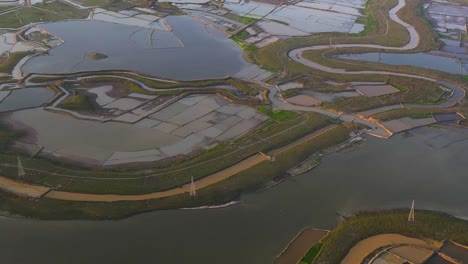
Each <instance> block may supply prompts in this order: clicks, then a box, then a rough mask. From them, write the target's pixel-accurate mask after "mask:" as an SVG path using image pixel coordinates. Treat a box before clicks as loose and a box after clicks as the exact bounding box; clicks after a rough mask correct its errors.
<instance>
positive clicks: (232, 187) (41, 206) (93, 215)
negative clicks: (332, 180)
mask: <svg viewBox="0 0 468 264" xmlns="http://www.w3.org/2000/svg"><path fill="white" fill-rule="evenodd" d="M353 128H354V127H346V126H338V127H336V128H334V129H333V130H332V131H329V133H326V134H322V135H320V136H318V137H316V138H313V139H311V140H310V141H308V142H304V144H301V145H299V146H296V147H294V148H291V149H288V150H286V151H285V152H283V153H280V154H279V155H278V156H277V158H276V160H275V161H274V162H271V161H265V162H262V163H260V164H258V165H257V166H254V167H251V168H249V169H247V170H245V171H243V172H241V173H239V174H237V175H235V176H233V177H231V178H229V179H227V180H224V181H222V182H219V183H217V184H214V185H211V186H208V187H206V188H203V189H200V190H197V197H196V198H195V199H192V198H191V197H189V195H188V194H187V195H177V196H172V197H168V198H164V199H156V200H148V201H138V202H113V203H100V202H68V201H59V200H52V199H47V198H43V199H40V200H35V201H33V200H29V199H24V198H21V197H13V196H10V195H7V194H4V197H3V198H2V199H0V210H3V211H8V212H11V213H13V214H19V215H23V216H33V217H36V218H42V219H117V218H123V217H126V216H130V215H133V214H136V213H142V212H146V211H152V210H158V209H159V210H161V209H171V208H180V207H193V206H200V205H206V204H222V203H226V202H228V201H231V200H233V199H236V198H238V197H239V196H240V195H241V194H242V193H246V192H252V191H255V190H258V189H259V188H263V187H264V186H265V182H268V181H270V180H271V179H272V178H273V177H274V176H275V175H278V174H280V173H282V172H284V171H285V170H287V169H288V168H290V167H292V166H294V165H295V164H297V163H299V162H301V161H302V160H304V159H306V158H307V157H308V156H309V155H311V154H312V153H314V152H316V151H318V150H320V149H324V148H327V147H330V146H333V145H336V144H338V143H340V142H342V141H344V140H346V139H348V137H349V132H350V131H351V130H352V129H353Z"/></svg>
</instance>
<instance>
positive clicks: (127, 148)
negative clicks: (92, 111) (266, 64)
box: [0, 86, 268, 165]
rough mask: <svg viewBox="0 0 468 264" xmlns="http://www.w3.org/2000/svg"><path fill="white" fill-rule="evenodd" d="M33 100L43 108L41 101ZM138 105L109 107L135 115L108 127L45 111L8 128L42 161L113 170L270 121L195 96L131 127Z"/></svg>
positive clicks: (16, 117)
mask: <svg viewBox="0 0 468 264" xmlns="http://www.w3.org/2000/svg"><path fill="white" fill-rule="evenodd" d="M104 88H106V87H105V86H104ZM9 97H10V96H9ZM9 97H7V99H5V100H8V98H9ZM98 98H99V99H100V100H101V101H103V100H106V99H107V98H103V97H102V96H101V97H98ZM124 99H126V100H125V101H122V100H124ZM30 100H34V103H35V104H40V103H41V101H39V100H37V97H32V99H30ZM5 103H7V101H5ZM138 104H142V103H141V102H139V101H136V99H131V98H123V99H119V100H116V101H113V102H111V103H109V104H107V105H106V107H109V108H113V109H115V108H117V109H120V110H126V111H127V110H132V109H134V108H136V109H134V110H132V112H128V113H126V114H124V115H122V116H119V117H118V118H117V119H115V120H114V121H109V122H105V123H101V122H95V121H89V120H80V119H76V118H70V117H69V116H66V115H62V114H58V113H53V112H49V111H45V110H43V109H28V110H22V111H16V112H13V113H11V114H10V115H9V116H8V117H7V118H6V119H5V121H4V122H5V123H7V124H10V125H11V126H13V127H17V128H18V129H25V130H27V131H28V136H27V137H26V138H24V139H21V141H22V142H24V143H28V144H34V145H40V146H43V147H44V148H43V149H42V150H41V152H40V155H52V156H54V157H58V158H65V159H72V160H76V161H79V162H86V163H89V164H92V165H114V164H122V163H130V162H148V161H157V160H161V159H164V158H168V157H174V156H177V155H184V154H189V153H191V152H192V151H194V150H198V149H201V148H205V147H208V146H211V145H214V144H216V143H218V142H223V141H227V140H230V139H233V138H236V137H238V136H240V135H243V134H244V133H246V132H248V131H250V130H252V129H254V128H255V127H257V126H258V125H259V124H261V123H262V122H263V121H265V120H266V119H268V117H267V116H266V115H263V114H261V113H260V112H258V111H257V110H255V109H253V108H251V107H248V106H245V105H236V104H231V103H229V102H227V101H225V100H223V99H221V98H219V97H217V96H215V95H194V96H187V97H185V98H182V99H180V100H178V101H177V102H174V103H172V104H170V105H168V106H167V107H165V108H163V109H161V110H159V111H157V112H155V113H154V114H151V115H149V116H148V117H145V118H143V119H141V120H140V121H138V122H136V123H134V124H133V123H131V122H128V123H127V120H126V118H129V119H132V118H133V116H135V117H138V114H139V112H138V111H137V110H139V108H137V107H138ZM2 105H3V104H0V107H1V106H2ZM7 106H8V105H7ZM28 106H30V105H28ZM135 111H137V112H135ZM109 135H112V137H110V136H109Z"/></svg>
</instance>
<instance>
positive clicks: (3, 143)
mask: <svg viewBox="0 0 468 264" xmlns="http://www.w3.org/2000/svg"><path fill="white" fill-rule="evenodd" d="M20 137H21V133H19V132H15V131H12V130H10V129H8V128H7V127H6V126H4V125H2V124H0V151H5V150H7V149H8V147H9V146H10V144H11V143H13V142H14V141H15V140H16V139H18V138H20Z"/></svg>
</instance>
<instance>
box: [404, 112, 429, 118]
mask: <svg viewBox="0 0 468 264" xmlns="http://www.w3.org/2000/svg"><path fill="white" fill-rule="evenodd" d="M409 118H411V119H424V118H432V114H429V113H425V114H418V115H410V116H409Z"/></svg>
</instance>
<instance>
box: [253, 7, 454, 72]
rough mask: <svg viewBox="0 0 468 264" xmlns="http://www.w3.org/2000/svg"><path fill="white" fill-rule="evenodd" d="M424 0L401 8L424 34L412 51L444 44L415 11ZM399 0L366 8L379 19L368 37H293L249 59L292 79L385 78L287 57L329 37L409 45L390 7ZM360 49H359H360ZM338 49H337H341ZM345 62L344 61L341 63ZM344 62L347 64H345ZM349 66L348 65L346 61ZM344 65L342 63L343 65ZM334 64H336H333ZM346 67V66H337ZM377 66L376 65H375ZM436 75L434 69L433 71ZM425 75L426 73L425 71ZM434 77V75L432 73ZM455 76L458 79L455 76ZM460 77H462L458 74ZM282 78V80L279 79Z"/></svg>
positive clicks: (337, 40) (319, 54)
mask: <svg viewBox="0 0 468 264" xmlns="http://www.w3.org/2000/svg"><path fill="white" fill-rule="evenodd" d="M423 1H424V0H417V1H408V2H407V3H406V6H405V7H404V8H403V9H402V10H400V12H399V15H400V16H401V17H403V18H404V20H405V21H410V23H411V24H412V25H414V26H415V27H416V29H417V31H418V32H419V33H420V36H421V41H420V45H419V46H418V48H416V49H415V50H412V51H408V52H416V51H424V50H429V49H437V48H438V47H439V46H440V43H439V42H438V41H437V35H436V34H435V33H434V32H433V30H432V27H431V26H430V24H429V23H428V22H427V21H426V19H425V18H424V17H422V16H421V15H420V14H419V13H418V12H419V11H416V12H415V10H416V9H417V8H416V7H418V6H420V5H421V4H422V3H423ZM397 2H398V1H397V0H389V1H370V3H369V4H368V7H367V8H366V12H367V13H368V14H372V15H373V17H374V19H375V20H376V21H378V23H376V24H377V25H376V26H374V27H373V29H372V30H371V31H370V32H368V34H367V35H366V36H365V37H362V36H352V35H347V34H339V33H324V34H318V35H314V36H310V37H298V38H291V39H286V40H280V41H277V42H275V43H273V44H271V45H268V46H266V47H264V48H261V49H259V50H257V51H253V52H248V53H247V54H246V57H247V58H250V59H251V60H252V61H253V62H255V63H257V64H260V65H266V66H269V67H271V68H274V69H275V70H276V71H283V72H284V73H285V74H284V75H281V78H280V79H281V80H284V79H289V78H292V77H296V76H298V75H303V74H307V73H312V72H313V74H315V75H319V76H323V77H328V78H331V79H334V80H336V81H369V80H371V79H372V80H379V81H380V80H382V76H376V75H353V76H350V75H342V74H333V73H325V72H320V71H315V70H312V69H311V68H309V67H307V66H304V65H302V64H300V63H297V62H295V61H291V60H290V59H289V58H288V57H287V52H288V51H289V50H291V49H294V48H300V47H305V46H314V45H328V44H329V40H330V39H333V43H334V44H346V43H355V44H364V43H366V44H378V45H385V46H387V45H388V46H402V45H404V44H406V43H407V42H408V40H409V34H408V32H407V31H406V29H405V28H404V27H402V26H401V25H399V24H397V23H396V22H394V21H392V20H390V19H389V17H388V10H389V9H391V8H392V7H394V6H395V5H396V4H397ZM387 23H388V31H387V26H386V25H387ZM347 50H348V49H341V48H340V49H338V51H339V52H343V51H347ZM358 50H359V49H358ZM360 50H361V52H365V51H368V49H360ZM338 51H336V52H338ZM323 52H324V51H323V50H322V51H317V52H316V53H317V54H316V56H314V61H316V62H319V63H321V64H326V63H322V62H323V61H328V59H325V57H324V56H323V55H322V54H323ZM316 57H320V58H321V59H322V60H323V61H317V60H315V58H316ZM341 63H342V62H341ZM342 64H343V63H342ZM344 65H346V64H344ZM361 65H367V64H365V63H361V62H359V64H358V65H357V66H356V65H354V69H358V70H365V69H363V68H362V67H361ZM377 65H379V64H377ZM339 66H341V64H339ZM332 67H334V66H332ZM391 67H393V69H391V70H392V71H395V70H400V69H404V71H406V70H407V69H409V67H397V68H396V67H395V66H391ZM336 68H342V67H336ZM373 69H375V67H374V68H373ZM431 74H432V72H431ZM437 74H438V75H439V76H440V79H446V75H447V74H446V73H442V72H437ZM423 75H424V74H423ZM431 77H434V76H431ZM451 78H455V75H454V76H453V77H451ZM458 80H459V77H458ZM277 81H278V80H277Z"/></svg>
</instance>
